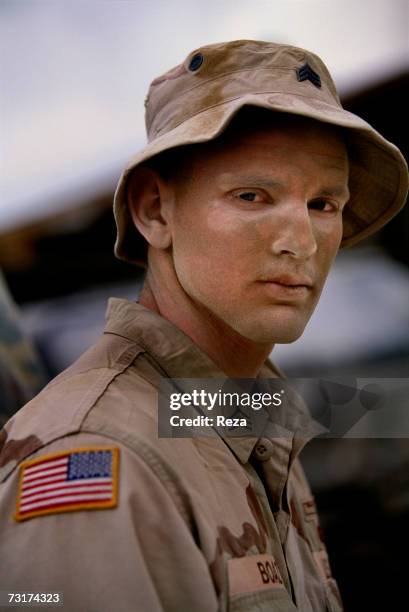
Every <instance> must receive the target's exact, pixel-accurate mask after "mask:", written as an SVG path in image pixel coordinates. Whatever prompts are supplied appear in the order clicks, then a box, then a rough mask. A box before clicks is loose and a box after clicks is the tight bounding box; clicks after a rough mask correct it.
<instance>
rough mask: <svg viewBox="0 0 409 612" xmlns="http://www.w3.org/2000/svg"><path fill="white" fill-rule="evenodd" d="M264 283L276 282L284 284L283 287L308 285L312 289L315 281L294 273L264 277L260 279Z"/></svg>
mask: <svg viewBox="0 0 409 612" xmlns="http://www.w3.org/2000/svg"><path fill="white" fill-rule="evenodd" d="M260 282H262V283H274V284H277V285H282V286H283V287H288V288H289V289H291V288H292V287H293V288H297V287H306V288H308V289H311V288H312V286H313V282H312V280H311V279H310V278H308V277H307V276H298V275H293V274H279V275H276V276H272V277H271V278H270V277H269V278H262V279H260Z"/></svg>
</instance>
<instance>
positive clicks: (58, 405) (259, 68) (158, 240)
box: [0, 41, 408, 612]
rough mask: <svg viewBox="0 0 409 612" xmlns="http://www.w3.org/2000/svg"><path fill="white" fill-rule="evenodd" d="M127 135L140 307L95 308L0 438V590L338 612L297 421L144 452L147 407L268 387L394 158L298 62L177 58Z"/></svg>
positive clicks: (401, 188) (205, 54) (211, 49)
mask: <svg viewBox="0 0 409 612" xmlns="http://www.w3.org/2000/svg"><path fill="white" fill-rule="evenodd" d="M146 123H147V130H148V139H149V143H148V144H147V146H146V147H145V148H144V150H143V151H142V152H140V153H139V154H137V155H136V156H135V157H134V158H133V159H132V160H131V162H130V164H129V166H128V168H127V169H126V170H125V172H124V173H123V175H122V177H121V179H120V182H119V185H118V189H117V192H116V195H115V203H114V209H115V218H116V222H117V228H118V237H117V243H116V254H117V255H118V256H119V257H121V258H124V259H127V260H128V261H132V262H134V263H137V264H142V265H146V266H147V273H146V279H145V284H144V287H143V290H142V294H141V296H140V300H139V303H133V302H129V301H126V300H117V299H114V300H111V301H110V304H109V307H108V313H107V325H106V329H105V333H104V335H103V336H102V338H101V340H100V341H99V342H98V344H96V345H95V346H93V347H92V348H91V349H89V350H88V351H87V352H86V353H85V354H84V355H83V356H82V357H81V358H80V359H79V360H78V361H77V362H76V363H75V364H74V365H73V366H71V367H70V368H69V369H68V370H67V371H65V372H63V373H62V374H61V375H60V376H58V377H57V378H56V379H55V380H54V381H52V382H51V383H50V384H49V385H48V387H46V389H45V390H43V391H42V392H41V393H40V394H39V395H38V396H37V397H36V398H35V399H34V400H33V401H32V402H30V403H29V404H28V405H27V406H26V407H25V408H23V409H22V410H21V411H20V412H19V413H18V414H17V415H16V416H15V417H13V418H12V419H11V420H10V421H9V422H8V423H7V424H6V426H5V428H4V431H3V434H2V444H3V451H2V454H0V466H1V467H0V481H1V483H2V484H1V491H0V503H1V517H2V520H1V523H0V542H1V544H0V546H1V559H2V563H1V567H0V584H1V585H2V588H3V589H7V591H8V592H13V591H16V590H17V589H19V590H20V591H21V590H23V591H25V592H27V591H30V592H35V593H39V594H40V595H41V594H44V593H48V594H50V596H51V595H52V596H53V597H54V594H55V593H57V592H63V597H64V606H65V609H66V610H72V611H74V610H87V611H91V610H95V611H98V612H102V611H105V610H106V611H108V610H112V609H115V610H118V611H120V612H130V611H132V610H135V611H146V612H159V611H164V610H165V611H174V612H181V611H186V612H187V611H192V610H195V611H196V612H202V611H203V612H211V611H213V610H214V611H215V610H222V611H227V610H230V611H233V610H241V611H245V610H248V611H250V610H259V611H262V610H280V611H291V610H302V611H303V612H320V611H324V610H331V611H333V612H334V611H337V610H342V604H341V600H340V596H339V593H338V589H337V586H336V582H335V580H334V579H333V577H332V576H331V571H330V567H329V563H328V559H327V554H326V550H325V546H324V544H323V542H322V540H321V538H320V531H319V526H318V519H317V514H316V509H315V505H314V500H313V498H312V495H311V492H310V490H309V487H308V484H307V482H306V480H305V477H304V475H303V472H302V469H301V466H300V463H299V460H298V458H297V457H298V454H299V452H300V450H301V448H302V447H303V445H304V444H305V443H306V441H307V440H306V439H305V436H303V435H300V431H301V432H303V431H304V430H302V429H301V428H300V427H299V426H298V425H297V419H298V418H300V419H301V416H300V415H298V413H296V412H292V408H291V406H288V415H287V416H288V427H287V426H285V427H283V429H282V431H283V432H285V435H283V436H282V437H279V438H274V437H272V438H269V437H268V436H263V437H261V438H259V439H257V438H254V437H245V436H242V437H236V438H234V437H231V438H229V437H225V438H222V437H192V438H180V439H172V438H158V429H157V399H158V385H159V383H160V380H161V379H163V378H167V377H168V378H203V379H213V378H216V379H218V378H221V379H223V378H226V376H227V377H231V378H254V379H259V380H262V379H264V378H269V377H278V376H280V372H279V371H278V370H277V368H275V366H274V365H273V364H272V363H271V362H270V361H269V359H268V356H269V354H270V352H271V350H272V348H273V346H274V344H275V343H276V342H279V343H280V342H292V341H294V340H295V339H296V338H298V337H299V336H300V334H301V333H302V332H303V329H304V327H305V325H306V324H307V321H308V319H309V317H310V316H311V314H312V312H313V310H314V307H315V305H316V303H317V301H318V299H319V295H320V292H321V290H322V287H323V284H324V282H325V279H326V276H327V274H328V271H329V269H330V267H331V264H332V262H333V260H334V257H335V255H336V253H337V251H338V248H339V246H340V245H341V246H343V245H351V244H354V243H356V242H358V241H359V240H361V239H362V238H364V237H366V236H368V235H370V234H371V233H372V232H374V231H376V230H377V229H379V228H380V227H381V226H382V225H383V224H385V223H386V222H387V221H388V220H389V219H390V218H391V217H392V216H393V215H394V214H395V213H396V212H397V211H398V210H399V209H400V207H401V206H402V205H403V203H404V200H405V196H406V193H407V184H408V182H407V167H406V165H405V162H404V160H403V157H402V156H401V154H400V152H399V151H398V150H397V149H396V148H395V147H394V146H393V145H392V144H390V143H389V142H387V141H386V140H384V139H383V138H382V136H380V135H379V134H378V133H377V132H376V131H375V130H374V129H373V128H372V127H371V126H369V125H368V124H367V123H366V122H365V121H363V120H362V119H360V118H359V117H357V116H355V115H352V114H350V113H348V112H346V111H344V110H343V108H342V106H341V104H340V101H339V98H338V96H337V93H336V89H335V86H334V84H333V82H332V80H331V77H330V75H329V73H328V71H327V69H326V67H325V65H324V64H323V63H322V61H321V60H320V59H319V58H318V57H317V56H316V55H314V54H312V53H310V52H308V51H305V50H302V49H299V48H295V47H292V46H287V45H277V44H273V43H266V42H259V41H234V42H229V43H223V44H216V45H210V46H206V47H203V48H201V49H199V50H196V51H194V52H193V53H191V54H189V56H188V57H187V59H186V60H185V61H184V62H183V63H182V64H181V65H179V66H177V67H176V68H174V69H173V70H170V71H169V72H167V73H166V74H164V75H163V76H161V77H159V78H157V79H155V80H154V81H153V83H152V85H151V87H150V91H149V94H148V98H147V100H146ZM290 422H291V423H292V426H291V427H290ZM294 423H295V425H294ZM5 559H7V562H4V561H5ZM56 597H57V596H56ZM50 601H53V600H50ZM54 601H55V600H54Z"/></svg>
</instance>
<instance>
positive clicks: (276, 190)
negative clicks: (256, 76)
mask: <svg viewBox="0 0 409 612" xmlns="http://www.w3.org/2000/svg"><path fill="white" fill-rule="evenodd" d="M189 170H190V171H189V176H188V177H187V178H186V180H185V181H184V182H183V186H181V187H180V189H178V195H177V199H176V204H175V206H174V207H173V208H172V211H171V215H170V220H171V221H170V222H171V232H172V256H173V264H174V268H175V272H176V275H177V278H178V281H179V283H180V285H181V287H182V290H183V291H184V292H185V293H186V294H187V295H188V296H189V297H190V298H191V300H193V302H194V303H195V305H196V306H197V307H198V308H199V309H200V310H203V309H204V310H205V311H207V312H208V313H210V314H211V315H213V316H215V317H217V318H218V319H219V320H221V321H223V322H224V323H225V324H227V325H228V326H229V327H231V328H233V329H234V330H235V331H236V332H238V333H239V334H241V335H242V336H244V337H245V338H248V339H250V340H253V341H255V342H260V343H275V342H277V343H287V342H293V341H294V340H296V339H297V338H298V337H299V336H300V335H301V334H302V332H303V330H304V328H305V325H306V324H307V322H308V320H309V318H310V316H311V314H312V312H313V310H314V308H315V306H316V304H317V301H318V298H319V296H320V293H321V291H322V288H323V285H324V282H325V279H326V277H327V274H328V272H329V269H330V267H331V264H332V262H333V260H334V257H335V255H336V253H337V251H338V247H339V244H340V241H341V237H342V209H343V206H344V205H345V203H346V202H347V200H348V197H349V195H348V158H347V153H346V147H345V145H344V143H343V140H342V138H341V136H340V135H339V133H338V132H337V131H336V130H335V129H334V128H331V127H329V126H328V127H326V126H324V125H323V124H318V123H316V122H313V121H310V120H303V119H299V120H297V121H295V122H293V123H291V122H290V123H289V124H279V125H277V126H269V127H266V128H264V129H262V130H261V129H259V128H257V129H255V130H249V129H246V130H240V131H239V132H238V133H236V134H235V135H233V136H229V137H228V138H227V139H225V140H224V141H221V142H219V143H218V142H215V143H213V144H210V145H208V146H206V147H205V148H204V149H203V148H200V149H199V152H198V153H197V154H195V155H193V158H192V160H191V164H189Z"/></svg>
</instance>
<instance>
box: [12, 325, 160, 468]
mask: <svg viewBox="0 0 409 612" xmlns="http://www.w3.org/2000/svg"><path fill="white" fill-rule="evenodd" d="M159 376H160V375H159V374H158V372H157V370H155V368H154V366H153V365H152V364H151V363H150V361H149V359H148V358H147V357H146V356H145V351H144V349H143V348H142V347H141V346H139V345H138V344H137V343H135V342H133V341H131V340H129V339H127V338H124V337H121V336H115V335H112V334H107V335H104V336H102V337H101V339H100V340H99V342H97V343H96V344H95V345H94V346H92V347H91V348H90V349H88V351H86V352H85V353H84V354H83V355H82V356H81V357H80V358H79V359H78V360H77V361H76V362H75V363H74V364H73V365H72V366H70V367H69V368H68V369H67V370H65V371H64V372H62V373H61V374H60V375H58V376H57V377H56V378H55V379H53V380H52V381H51V382H50V383H49V384H48V385H47V386H46V387H45V388H44V389H43V390H42V391H41V392H40V393H39V394H38V395H37V396H36V397H35V398H34V399H33V400H31V401H30V402H29V403H28V404H26V405H25V406H24V407H23V408H21V409H20V410H19V411H18V412H17V413H16V414H15V415H14V416H13V417H12V418H11V419H10V420H9V421H8V423H6V425H5V427H4V429H3V431H2V433H1V435H0V476H2V477H6V476H7V473H9V472H10V471H11V470H12V469H13V468H14V467H15V465H16V464H18V463H19V462H20V461H22V460H23V459H25V458H26V457H27V456H29V455H30V454H32V453H33V452H36V451H37V450H39V449H40V448H42V447H44V446H46V445H48V444H49V443H50V442H52V441H53V440H57V439H59V438H63V437H66V436H69V435H72V434H74V433H79V432H81V431H88V432H94V433H100V434H102V435H104V436H107V437H111V438H114V439H115V438H116V439H121V438H123V437H124V436H125V434H126V429H127V428H128V427H129V421H130V420H133V421H135V420H138V421H139V422H140V423H141V424H142V422H143V421H145V422H146V423H147V424H146V425H145V427H144V428H145V429H147V430H149V429H151V430H152V432H153V431H154V426H153V420H154V416H153V413H154V407H155V405H156V388H155V384H156V379H157V378H158V377H159ZM138 424H139V423H138Z"/></svg>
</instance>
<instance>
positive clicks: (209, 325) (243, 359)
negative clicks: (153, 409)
mask: <svg viewBox="0 0 409 612" xmlns="http://www.w3.org/2000/svg"><path fill="white" fill-rule="evenodd" d="M139 302H140V303H141V304H142V306H145V308H149V309H150V310H153V311H154V312H157V313H158V314H160V315H161V316H162V317H164V318H165V319H167V320H168V321H170V322H171V323H173V325H175V326H176V327H178V328H179V329H180V330H181V331H183V332H184V333H185V334H186V335H187V336H189V338H191V340H192V341H193V342H194V343H195V344H196V345H197V346H198V347H199V348H200V349H201V350H202V351H203V352H204V353H206V354H207V355H208V356H209V357H210V359H211V360H212V361H213V362H214V363H215V364H216V365H217V366H218V367H219V368H220V370H222V371H223V372H224V373H225V374H226V375H227V376H229V377H230V378H255V377H256V376H257V375H258V373H259V371H260V369H261V367H262V365H263V363H264V362H265V360H266V359H267V357H268V356H269V354H270V352H271V351H272V349H273V346H274V345H271V344H268V345H267V344H260V343H256V342H253V341H252V340H249V339H247V338H244V337H243V336H242V335H240V334H239V333H237V332H236V331H235V330H234V329H232V328H231V327H230V326H228V325H227V324H226V323H224V322H223V321H221V320H220V319H218V318H217V317H215V316H214V315H212V314H211V313H210V312H209V311H208V310H207V309H205V308H204V307H201V306H198V305H197V304H196V303H194V302H193V300H191V299H190V298H189V297H188V296H187V295H184V294H180V293H178V292H175V293H173V294H172V293H171V292H169V291H168V290H167V289H166V288H162V287H161V286H160V285H158V284H156V283H155V281H154V279H152V278H150V276H149V275H148V277H147V279H146V281H145V283H144V286H143V288H142V292H141V295H140V298H139Z"/></svg>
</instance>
